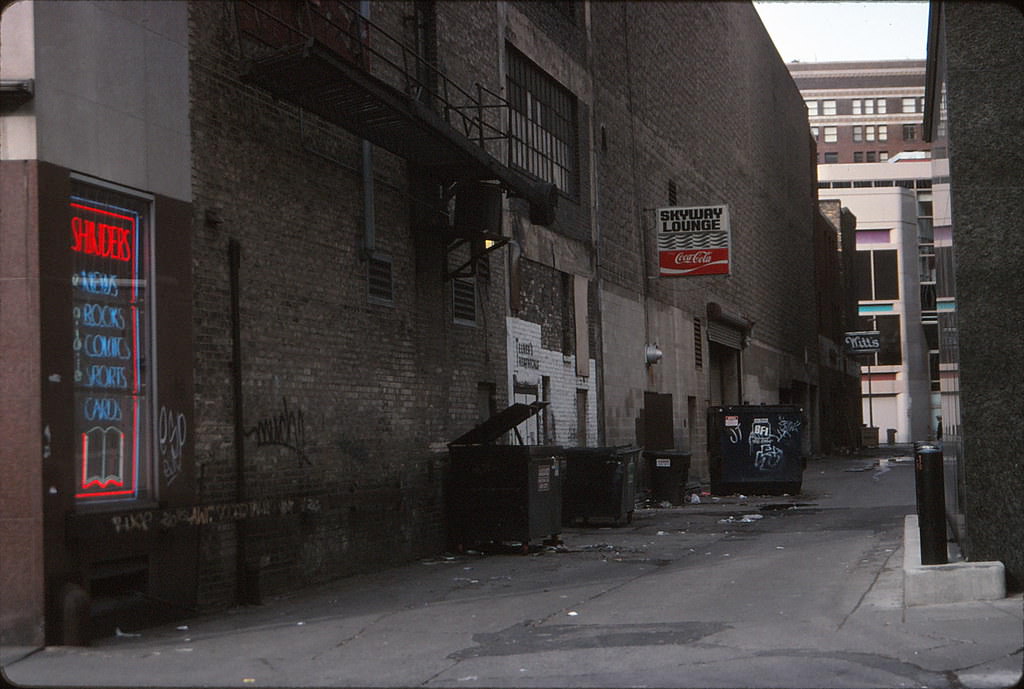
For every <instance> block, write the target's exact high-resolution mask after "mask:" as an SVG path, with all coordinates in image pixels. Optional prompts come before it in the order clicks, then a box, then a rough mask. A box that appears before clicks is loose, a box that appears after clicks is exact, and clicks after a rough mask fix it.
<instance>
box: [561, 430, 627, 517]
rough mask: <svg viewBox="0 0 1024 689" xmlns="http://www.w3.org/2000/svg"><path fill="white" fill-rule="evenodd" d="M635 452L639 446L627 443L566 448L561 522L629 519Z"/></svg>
mask: <svg viewBox="0 0 1024 689" xmlns="http://www.w3.org/2000/svg"><path fill="white" fill-rule="evenodd" d="M639 455H640V448H637V447H631V446H629V445H625V446H617V447H570V448H566V450H565V475H564V476H563V477H562V522H563V523H564V524H567V525H568V524H573V523H575V522H577V521H582V522H583V524H588V523H590V521H591V520H594V519H601V520H610V521H611V522H612V523H614V524H615V525H619V524H622V523H626V524H628V523H630V522H632V521H633V510H634V508H635V505H636V475H637V458H638V457H639Z"/></svg>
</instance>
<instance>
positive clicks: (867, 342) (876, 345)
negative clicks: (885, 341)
mask: <svg viewBox="0 0 1024 689" xmlns="http://www.w3.org/2000/svg"><path fill="white" fill-rule="evenodd" d="M843 341H844V342H845V344H846V351H847V352H848V353H850V354H874V353H875V352H877V351H878V350H879V349H881V347H882V337H881V333H879V332H878V331H877V330H860V331H857V332H852V333H845V334H844V335H843Z"/></svg>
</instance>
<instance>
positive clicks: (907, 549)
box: [903, 514, 1006, 606]
mask: <svg viewBox="0 0 1024 689" xmlns="http://www.w3.org/2000/svg"><path fill="white" fill-rule="evenodd" d="M1005 597H1006V570H1005V567H1004V566H1003V563H1002V562H964V561H961V562H950V563H949V564H945V565H922V564H921V532H920V531H919V530H918V525H917V515H916V514H908V515H907V517H906V519H905V520H904V523H903V602H904V604H905V605H908V606H909V605H935V604H939V603H962V602H966V601H978V600H999V599H1001V598H1005Z"/></svg>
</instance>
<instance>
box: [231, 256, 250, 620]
mask: <svg viewBox="0 0 1024 689" xmlns="http://www.w3.org/2000/svg"><path fill="white" fill-rule="evenodd" d="M228 260H229V265H230V282H231V288H230V289H231V396H232V401H233V403H234V405H233V406H234V426H235V429H234V430H235V500H236V502H243V501H244V500H245V493H246V491H245V414H244V410H243V406H242V401H243V400H242V311H241V307H240V302H241V297H240V280H239V275H240V273H241V265H242V247H241V245H240V244H239V243H238V240H237V239H230V240H228ZM246 535H247V534H246V527H245V522H244V521H243V520H238V521H236V522H235V603H236V604H238V605H242V604H245V603H249V602H250V601H251V600H252V598H253V595H252V594H253V587H252V584H251V582H250V577H249V574H248V570H247V568H246V557H245V555H246V549H245V539H246Z"/></svg>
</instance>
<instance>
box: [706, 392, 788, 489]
mask: <svg viewBox="0 0 1024 689" xmlns="http://www.w3.org/2000/svg"><path fill="white" fill-rule="evenodd" d="M802 426H803V409H801V408H800V407H796V406H791V405H772V406H768V405H736V406H729V407H712V408H711V409H709V410H708V459H709V462H710V467H709V468H710V473H711V492H712V493H714V494H715V495H731V494H733V493H750V494H762V495H782V494H786V493H788V494H790V495H796V494H798V493H799V492H800V489H801V487H802V485H803V470H804V457H803V450H802V446H801V429H802Z"/></svg>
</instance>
